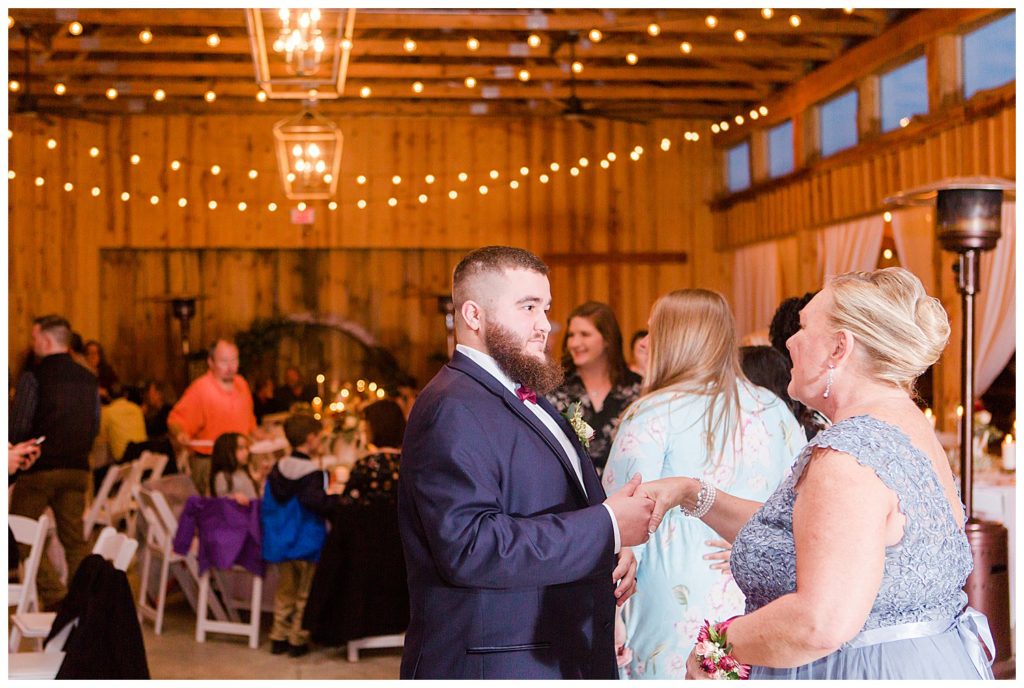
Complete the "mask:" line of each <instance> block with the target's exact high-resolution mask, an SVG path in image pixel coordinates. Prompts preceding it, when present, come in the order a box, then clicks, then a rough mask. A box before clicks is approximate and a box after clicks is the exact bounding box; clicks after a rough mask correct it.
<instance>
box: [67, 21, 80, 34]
mask: <svg viewBox="0 0 1024 688" xmlns="http://www.w3.org/2000/svg"><path fill="white" fill-rule="evenodd" d="M68 33H70V34H71V35H72V36H81V35H82V24H81V22H76V21H73V22H71V23H70V24H68Z"/></svg>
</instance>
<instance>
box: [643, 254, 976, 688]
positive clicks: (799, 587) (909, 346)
mask: <svg viewBox="0 0 1024 688" xmlns="http://www.w3.org/2000/svg"><path fill="white" fill-rule="evenodd" d="M948 338H949V321H948V319H947V317H946V313H945V311H944V310H943V308H942V305H941V304H940V303H939V302H938V300H937V299H934V298H932V297H929V296H928V295H927V294H926V293H925V291H924V288H923V287H922V286H921V282H920V280H918V279H917V277H915V276H914V275H913V274H911V273H909V272H907V271H906V270H903V269H901V268H887V269H884V270H876V271H874V272H870V273H867V272H859V273H849V274H846V275H840V276H838V277H835V278H833V279H832V280H831V281H830V282H829V283H828V284H827V286H826V287H825V289H823V290H822V291H821V292H819V293H818V295H817V296H815V297H814V298H813V299H812V300H811V302H810V303H808V304H807V306H805V307H804V309H803V310H802V311H801V312H800V329H799V330H798V331H797V333H796V334H794V335H793V336H792V337H790V338H789V340H788V342H787V345H786V346H787V347H788V348H789V351H790V353H791V354H792V357H793V375H792V380H791V382H790V385H789V393H790V395H791V396H792V397H793V398H794V399H797V400H799V401H801V402H803V403H804V404H806V405H807V406H809V407H810V408H812V409H814V410H816V411H818V412H820V413H822V414H823V415H825V416H826V417H828V418H831V419H832V421H833V423H834V424H833V425H832V427H830V428H828V429H826V430H823V431H822V432H820V433H819V434H818V435H817V436H815V438H814V439H813V440H811V441H810V442H809V443H808V445H807V446H806V447H805V448H804V450H803V451H802V452H801V453H800V456H799V457H798V458H797V461H796V463H795V464H794V466H793V470H792V472H791V473H790V475H789V476H787V477H786V479H785V480H784V481H783V483H782V484H781V485H780V486H779V488H778V489H777V490H776V491H775V492H774V493H773V494H772V495H771V497H769V498H768V500H767V501H766V502H765V503H764V504H763V505H762V504H760V503H759V502H760V500H759V499H758V500H753V501H752V500H751V498H750V497H749V496H746V495H740V494H732V492H733V488H726V489H728V490H729V492H730V494H725V493H724V492H716V491H715V490H714V489H713V487H712V483H713V482H714V481H713V479H708V477H707V476H706V475H705V476H704V477H705V481H704V484H701V483H700V482H699V481H698V480H695V479H693V478H669V479H665V480H659V481H656V482H654V483H650V484H645V485H644V488H646V490H647V493H648V494H649V495H650V496H652V497H654V498H655V499H656V501H657V505H658V506H657V507H656V509H655V517H654V518H653V519H652V525H655V524H656V523H657V520H658V514H660V513H664V511H665V509H667V508H670V507H672V506H680V507H681V508H683V509H686V510H690V511H697V512H699V513H701V514H702V516H701V518H702V520H703V521H704V522H705V523H706V524H708V525H709V526H711V527H713V528H714V529H715V530H716V531H717V532H718V533H720V534H721V536H722V537H724V538H726V539H727V540H730V541H732V540H735V543H734V548H733V552H732V560H731V562H730V565H731V568H732V571H733V575H734V576H735V577H736V582H737V583H738V584H739V586H740V588H741V589H742V590H743V592H744V594H745V595H746V598H747V603H746V608H747V609H746V611H747V614H746V615H745V616H740V617H738V618H736V619H734V620H732V621H731V622H730V623H729V624H728V626H727V631H726V640H727V642H728V643H729V644H731V646H732V654H731V655H730V656H729V659H728V660H726V661H727V663H728V664H729V665H730V666H734V665H735V667H736V668H737V671H740V670H742V671H743V673H749V675H750V677H751V678H759V679H764V678H783V679H794V678H809V679H978V678H992V671H991V668H990V666H989V664H990V662H991V658H992V651H991V635H990V634H989V632H988V622H987V620H986V619H985V617H984V616H983V615H981V614H979V613H978V612H975V611H973V610H972V609H970V608H969V607H968V608H966V609H965V605H966V603H967V596H966V595H965V594H964V591H963V585H964V582H965V580H966V579H967V575H968V574H969V573H970V572H971V568H972V566H973V562H972V558H971V551H970V546H969V545H968V542H967V536H966V535H965V533H964V509H963V506H962V505H961V503H960V496H959V494H958V492H957V489H956V486H955V485H954V483H953V476H952V474H951V472H950V470H949V463H948V461H947V460H946V455H945V452H944V451H943V449H942V446H941V445H940V444H939V441H938V439H936V437H935V433H934V431H933V430H932V427H931V425H930V424H929V423H928V420H927V419H926V418H925V416H924V414H923V413H921V410H920V409H918V408H917V405H916V404H915V403H914V400H913V393H914V380H916V379H917V377H918V376H919V375H921V373H923V372H924V371H925V370H926V369H927V368H928V366H930V365H932V364H933V363H934V362H935V361H936V360H937V359H938V358H939V356H940V354H941V353H942V350H943V349H944V348H945V346H946V342H947V340H948ZM698 475H699V474H698ZM717 485H720V486H722V487H723V488H725V487H726V486H725V485H724V484H723V483H717ZM716 495H717V496H716ZM673 511H678V510H677V509H673ZM671 518H672V517H668V518H666V519H665V522H664V524H663V525H662V528H664V527H665V526H670V525H671ZM639 577H640V578H641V583H640V589H641V590H643V585H644V582H643V581H642V569H641V572H640V575H639ZM728 615H729V614H727V613H726V614H722V615H717V614H712V615H709V616H708V618H709V620H710V621H711V622H713V623H714V622H720V621H725V620H726V618H725V617H726V616H728ZM709 641H710V642H711V643H712V644H715V642H714V638H710V639H705V638H702V642H701V645H700V647H699V649H701V650H704V651H705V652H703V653H699V652H696V651H695V652H694V653H692V654H691V656H690V658H689V660H688V663H687V670H688V671H687V673H688V675H689V676H690V677H692V678H712V677H714V673H712V672H709V669H711V670H714V669H715V665H714V662H713V661H711V662H709V661H707V656H708V654H711V655H712V656H714V655H715V653H714V650H713V649H712V648H710V647H708V646H707V645H708V642H709ZM983 645H984V647H983ZM698 654H704V657H705V659H704V660H703V661H702V659H701V658H700V657H698Z"/></svg>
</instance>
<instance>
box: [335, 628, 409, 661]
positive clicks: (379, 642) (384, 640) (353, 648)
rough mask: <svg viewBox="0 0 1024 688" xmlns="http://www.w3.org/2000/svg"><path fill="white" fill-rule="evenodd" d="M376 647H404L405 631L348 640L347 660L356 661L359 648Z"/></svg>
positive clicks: (368, 648)
mask: <svg viewBox="0 0 1024 688" xmlns="http://www.w3.org/2000/svg"><path fill="white" fill-rule="evenodd" d="M378 647H405V633H396V634H394V635H375V636H372V637H370V638H359V639H358V640H350V641H348V646H347V650H348V661H350V662H358V661H359V651H360V650H370V649H373V648H378Z"/></svg>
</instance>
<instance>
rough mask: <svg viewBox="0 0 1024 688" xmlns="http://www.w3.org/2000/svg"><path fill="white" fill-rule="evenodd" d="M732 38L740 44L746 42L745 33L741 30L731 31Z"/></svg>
mask: <svg viewBox="0 0 1024 688" xmlns="http://www.w3.org/2000/svg"><path fill="white" fill-rule="evenodd" d="M732 37H733V38H735V39H736V42H737V43H742V42H743V41H745V40H747V32H746V31H744V30H743V29H736V30H735V31H733V33H732Z"/></svg>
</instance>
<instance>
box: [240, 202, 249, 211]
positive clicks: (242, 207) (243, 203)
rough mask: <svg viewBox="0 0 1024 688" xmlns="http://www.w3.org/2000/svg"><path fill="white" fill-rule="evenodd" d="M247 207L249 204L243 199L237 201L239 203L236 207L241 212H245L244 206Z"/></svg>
mask: <svg viewBox="0 0 1024 688" xmlns="http://www.w3.org/2000/svg"><path fill="white" fill-rule="evenodd" d="M248 207H249V206H248V205H246V203H245V201H239V203H238V209H239V210H240V211H242V212H245V209H246V208H248Z"/></svg>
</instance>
